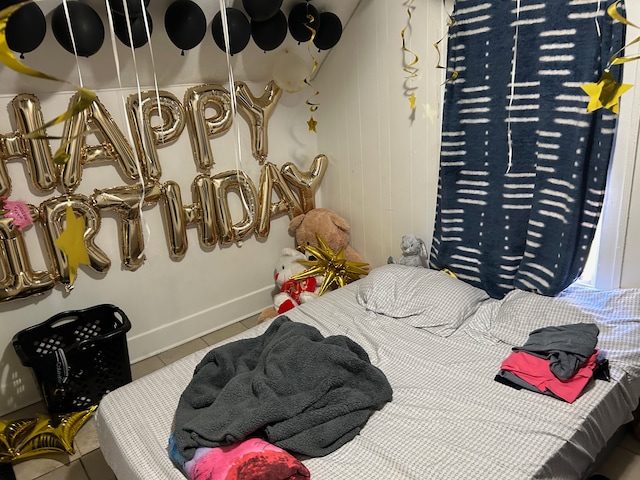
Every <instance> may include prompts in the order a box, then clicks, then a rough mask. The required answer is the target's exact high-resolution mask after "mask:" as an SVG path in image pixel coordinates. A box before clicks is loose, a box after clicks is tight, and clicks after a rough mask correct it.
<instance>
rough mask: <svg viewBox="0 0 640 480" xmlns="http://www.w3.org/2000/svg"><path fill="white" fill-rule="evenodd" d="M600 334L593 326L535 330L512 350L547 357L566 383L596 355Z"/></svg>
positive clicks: (576, 325)
mask: <svg viewBox="0 0 640 480" xmlns="http://www.w3.org/2000/svg"><path fill="white" fill-rule="evenodd" d="M599 333H600V330H599V329H598V326H597V325H596V324H594V323H572V324H569V325H561V326H558V327H544V328H539V329H537V330H534V331H532V332H531V333H530V334H529V338H528V339H527V341H526V343H525V344H524V345H522V346H521V347H513V349H512V350H513V351H514V352H517V351H523V352H528V353H531V354H533V355H537V356H538V357H542V358H548V359H549V368H550V369H551V371H552V372H553V374H554V375H555V376H556V377H557V378H559V379H560V380H567V379H569V378H571V377H572V376H573V375H574V374H575V373H576V371H577V370H578V368H580V365H582V363H583V362H584V361H585V360H586V359H587V358H589V357H590V356H591V355H592V354H593V352H594V350H595V348H596V345H597V343H598V334H599Z"/></svg>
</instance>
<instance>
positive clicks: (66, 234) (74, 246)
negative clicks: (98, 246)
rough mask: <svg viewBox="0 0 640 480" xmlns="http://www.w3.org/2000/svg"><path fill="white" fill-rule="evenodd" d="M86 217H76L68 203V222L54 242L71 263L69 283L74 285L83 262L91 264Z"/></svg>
mask: <svg viewBox="0 0 640 480" xmlns="http://www.w3.org/2000/svg"><path fill="white" fill-rule="evenodd" d="M84 233H85V219H84V216H82V215H80V216H79V217H76V216H75V214H74V213H73V208H71V205H67V210H66V224H65V228H64V231H63V232H62V233H61V234H60V236H59V237H58V238H57V239H56V240H55V242H54V244H55V246H56V247H58V248H59V249H60V250H62V251H63V252H64V254H65V255H66V256H67V262H68V264H69V284H70V286H73V283H74V282H75V279H76V275H77V273H78V266H79V265H80V264H81V263H83V264H85V265H90V260H89V253H88V252H87V246H86V244H85V242H84Z"/></svg>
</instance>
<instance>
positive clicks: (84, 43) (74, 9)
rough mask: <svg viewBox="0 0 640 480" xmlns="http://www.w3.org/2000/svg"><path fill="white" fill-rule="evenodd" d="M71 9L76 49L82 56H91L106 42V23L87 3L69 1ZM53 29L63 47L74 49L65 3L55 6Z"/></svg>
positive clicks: (68, 5)
mask: <svg viewBox="0 0 640 480" xmlns="http://www.w3.org/2000/svg"><path fill="white" fill-rule="evenodd" d="M67 8H68V9H69V19H70V22H71V30H72V31H73V38H74V41H75V44H76V50H77V51H78V55H79V56H81V57H90V56H91V55H93V54H94V53H96V52H97V51H98V50H100V47H102V43H103V42H104V25H102V20H100V16H99V15H98V14H97V13H96V11H95V10H94V9H93V8H91V7H90V6H89V5H87V4H86V3H80V2H78V1H77V0H71V1H68V2H67ZM51 30H53V35H54V36H55V37H56V40H57V41H58V43H59V44H60V45H62V47H63V48H64V49H65V50H66V51H68V52H70V53H74V51H73V42H72V41H71V34H70V32H69V28H68V25H67V16H66V14H65V10H64V4H62V3H61V4H60V5H58V6H57V7H56V8H54V10H53V13H52V15H51Z"/></svg>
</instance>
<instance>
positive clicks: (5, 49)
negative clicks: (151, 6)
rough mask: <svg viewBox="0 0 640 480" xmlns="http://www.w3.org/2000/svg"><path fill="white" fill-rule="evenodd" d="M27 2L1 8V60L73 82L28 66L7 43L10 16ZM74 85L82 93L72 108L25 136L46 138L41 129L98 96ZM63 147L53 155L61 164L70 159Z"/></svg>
mask: <svg viewBox="0 0 640 480" xmlns="http://www.w3.org/2000/svg"><path fill="white" fill-rule="evenodd" d="M27 3H31V2H30V1H28V2H21V3H16V4H15V5H10V6H8V7H7V8H4V9H2V10H0V62H2V63H3V64H4V65H6V66H7V67H9V68H10V69H11V70H14V71H16V72H18V73H22V74H24V75H29V76H30V77H36V78H43V79H45V80H53V81H54V82H62V83H69V84H71V83H70V82H68V81H66V80H62V79H60V78H57V77H53V76H51V75H48V74H46V73H43V72H40V71H38V70H34V69H33V68H31V67H28V66H27V65H25V64H24V63H22V62H21V61H20V60H18V59H17V58H16V57H15V55H14V54H13V52H12V51H11V50H10V49H9V45H8V44H7V23H8V22H9V18H11V15H13V14H14V13H15V12H16V11H17V10H19V9H20V8H22V7H23V6H24V5H26V4H27ZM71 85H73V84H71ZM74 87H75V88H76V89H77V90H78V92H79V93H80V96H79V98H78V102H77V103H76V104H75V105H73V106H72V107H71V108H69V109H68V110H67V111H66V112H64V113H62V114H60V115H58V116H57V117H56V118H54V119H53V120H51V121H49V122H47V123H45V124H44V125H43V126H42V127H40V128H38V129H37V130H34V131H33V132H29V133H28V134H27V135H25V138H28V139H36V138H46V135H43V134H41V133H40V132H41V131H44V130H46V129H47V128H49V127H51V126H52V125H56V124H58V123H60V122H64V121H65V120H67V119H69V118H71V117H73V116H74V115H77V114H78V113H80V112H82V111H83V110H85V109H86V108H87V107H89V106H90V105H91V104H92V103H93V102H94V100H96V99H97V98H98V97H97V95H96V94H95V92H93V91H91V90H89V89H86V88H84V87H80V86H78V85H74ZM63 149H64V145H62V146H61V147H60V148H59V149H58V150H57V151H56V153H55V154H54V157H53V160H54V162H56V163H58V164H60V163H65V162H66V161H67V160H68V157H67V156H66V154H64V152H63Z"/></svg>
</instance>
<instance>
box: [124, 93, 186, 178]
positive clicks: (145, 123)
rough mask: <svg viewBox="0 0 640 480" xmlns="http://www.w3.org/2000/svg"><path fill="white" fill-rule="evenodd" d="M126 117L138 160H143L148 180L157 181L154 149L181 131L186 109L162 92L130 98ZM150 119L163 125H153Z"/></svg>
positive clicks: (173, 139)
mask: <svg viewBox="0 0 640 480" xmlns="http://www.w3.org/2000/svg"><path fill="white" fill-rule="evenodd" d="M127 116H128V117H129V124H130V125H131V132H132V134H133V138H134V143H135V145H136V150H137V151H138V158H140V159H143V160H144V170H145V173H146V175H145V176H146V177H147V179H151V178H156V179H157V178H160V176H161V175H162V168H161V166H160V161H159V159H158V150H157V147H158V146H160V145H162V146H164V145H170V144H171V143H173V142H175V141H176V140H177V139H178V137H180V134H181V133H182V130H183V129H184V117H185V110H184V107H183V106H182V104H181V103H180V101H179V100H178V99H177V98H176V96H175V95H174V94H172V93H170V92H166V91H164V90H160V91H158V92H156V91H148V92H143V93H142V94H141V95H140V97H138V95H137V94H131V95H129V98H128V99H127ZM152 117H160V118H161V119H162V123H161V124H159V125H153V124H152V121H151V119H152Z"/></svg>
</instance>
